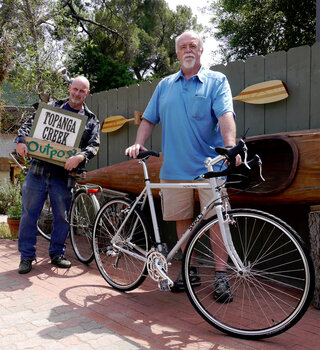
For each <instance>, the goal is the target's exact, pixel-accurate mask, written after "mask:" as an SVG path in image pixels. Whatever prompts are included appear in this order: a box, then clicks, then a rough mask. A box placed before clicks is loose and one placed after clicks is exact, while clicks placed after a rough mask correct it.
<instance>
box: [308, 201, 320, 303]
mask: <svg viewBox="0 0 320 350" xmlns="http://www.w3.org/2000/svg"><path fill="white" fill-rule="evenodd" d="M309 233H310V247H311V257H312V260H313V264H314V269H315V290H314V298H313V306H314V307H315V308H316V309H320V205H314V206H311V207H310V213H309Z"/></svg>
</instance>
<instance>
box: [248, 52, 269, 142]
mask: <svg viewBox="0 0 320 350" xmlns="http://www.w3.org/2000/svg"><path fill="white" fill-rule="evenodd" d="M263 81H264V57H262V56H256V57H250V58H248V59H247V61H246V62H245V87H247V86H250V85H253V84H257V83H261V82H263ZM244 108H245V116H246V118H245V130H248V133H247V136H253V135H261V134H264V105H252V104H248V103H246V104H245V107H244Z"/></svg>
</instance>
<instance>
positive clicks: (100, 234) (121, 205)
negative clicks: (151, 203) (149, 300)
mask: <svg viewBox="0 0 320 350" xmlns="http://www.w3.org/2000/svg"><path fill="white" fill-rule="evenodd" d="M131 203H132V202H131V201H130V200H128V199H127V198H125V197H124V198H122V197H116V198H112V199H110V200H108V201H107V202H106V203H105V204H104V205H103V206H102V207H101V209H100V211H99V212H98V214H97V217H96V220H95V224H94V230H93V252H94V256H95V261H96V264H97V267H98V269H99V271H100V273H101V275H102V277H103V278H104V279H105V280H106V281H107V283H108V284H110V285H111V286H112V287H113V288H115V289H117V290H120V291H130V290H133V289H135V288H137V287H138V286H140V285H141V283H142V282H143V281H144V280H145V278H146V276H147V274H148V273H147V262H146V261H142V260H139V259H138V258H137V257H135V256H132V255H130V254H128V253H129V252H132V253H135V254H136V255H140V256H144V255H143V253H142V252H141V250H143V251H148V250H149V245H150V243H149V242H150V240H149V229H148V227H149V225H148V222H147V220H146V218H145V216H144V214H143V212H142V211H141V210H140V209H139V208H135V209H134V210H133V212H132V214H131V217H130V218H129V219H128V221H127V222H126V224H125V227H124V231H123V232H124V233H123V234H121V235H119V238H118V239H117V245H118V246H120V247H122V248H125V249H127V250H128V253H127V252H125V251H120V250H118V249H117V248H115V247H114V246H112V244H111V239H112V238H113V237H114V235H115V233H116V232H117V230H118V228H119V227H120V225H121V224H122V222H123V220H124V219H125V216H126V212H127V211H128V209H129V207H130V204H131Z"/></svg>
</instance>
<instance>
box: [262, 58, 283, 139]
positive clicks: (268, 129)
mask: <svg viewBox="0 0 320 350" xmlns="http://www.w3.org/2000/svg"><path fill="white" fill-rule="evenodd" d="M286 60H287V54H286V52H285V51H279V52H275V53H272V54H269V55H267V56H266V57H265V81H268V80H282V81H283V82H284V83H286V80H287V74H286V72H287V70H286ZM286 110H287V101H286V100H282V101H278V102H274V103H269V104H266V105H265V133H266V134H271V133H277V132H281V131H285V130H286Z"/></svg>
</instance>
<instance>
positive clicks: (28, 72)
mask: <svg viewBox="0 0 320 350" xmlns="http://www.w3.org/2000/svg"><path fill="white" fill-rule="evenodd" d="M59 4H60V2H59V1H58V0H4V1H3V3H2V5H1V8H0V28H1V29H0V30H1V34H5V35H6V37H7V40H8V41H9V42H10V44H11V50H12V51H13V59H12V61H13V65H12V70H11V71H10V76H9V80H10V82H11V83H12V85H13V87H14V89H15V90H17V91H20V92H22V91H23V92H24V94H25V96H26V100H28V99H29V96H32V95H41V96H44V95H46V97H47V98H48V97H49V96H55V97H59V96H62V95H65V93H66V87H65V85H64V82H63V80H62V79H59V77H58V72H57V71H58V68H59V66H58V64H57V62H59V63H60V64H61V62H63V59H64V57H62V56H61V52H63V51H65V52H68V50H69V47H70V46H72V34H73V30H72V26H69V27H67V26H66V24H65V21H64V23H63V25H62V17H63V16H64V13H63V6H62V5H59ZM59 36H60V38H63V40H60V41H59V40H57V38H58V37H59ZM62 47H63V50H62V49H61V48H62Z"/></svg>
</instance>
